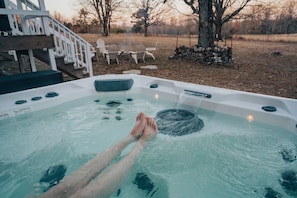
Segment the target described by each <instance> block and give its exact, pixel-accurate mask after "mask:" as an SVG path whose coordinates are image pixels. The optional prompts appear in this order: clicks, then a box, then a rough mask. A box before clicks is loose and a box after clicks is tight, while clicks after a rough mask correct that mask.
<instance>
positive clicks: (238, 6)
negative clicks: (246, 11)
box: [213, 0, 252, 40]
mask: <svg viewBox="0 0 297 198" xmlns="http://www.w3.org/2000/svg"><path fill="white" fill-rule="evenodd" d="M250 1H252V0H214V1H213V5H214V25H215V35H216V39H218V40H222V26H223V24H225V23H227V22H229V21H230V20H231V19H232V18H233V17H235V16H236V15H238V14H239V12H240V11H241V10H242V9H243V8H244V7H245V6H246V5H247V4H248V3H249V2H250Z"/></svg>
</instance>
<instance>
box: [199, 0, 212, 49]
mask: <svg viewBox="0 0 297 198" xmlns="http://www.w3.org/2000/svg"><path fill="white" fill-rule="evenodd" d="M212 25H213V12H212V0H199V37H198V46H199V47H203V48H208V47H213V26H212Z"/></svg>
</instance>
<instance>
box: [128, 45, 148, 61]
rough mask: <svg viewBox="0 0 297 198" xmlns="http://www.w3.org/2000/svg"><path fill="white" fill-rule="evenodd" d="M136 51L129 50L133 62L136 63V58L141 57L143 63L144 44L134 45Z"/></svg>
mask: <svg viewBox="0 0 297 198" xmlns="http://www.w3.org/2000/svg"><path fill="white" fill-rule="evenodd" d="M136 49H137V51H136V52H134V51H130V56H131V57H132V58H133V59H134V61H135V63H136V64H138V60H139V59H142V60H143V62H144V63H145V60H144V59H145V53H146V50H145V46H144V45H137V46H136Z"/></svg>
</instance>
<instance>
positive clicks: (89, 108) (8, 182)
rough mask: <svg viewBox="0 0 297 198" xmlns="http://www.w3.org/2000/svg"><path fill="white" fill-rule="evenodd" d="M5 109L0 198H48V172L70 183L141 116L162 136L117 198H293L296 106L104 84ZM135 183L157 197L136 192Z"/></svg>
mask: <svg viewBox="0 0 297 198" xmlns="http://www.w3.org/2000/svg"><path fill="white" fill-rule="evenodd" d="M0 101H1V106H0V151H1V155H0V170H1V174H0V197H25V196H27V195H39V194H42V193H43V191H45V190H46V189H45V188H44V187H43V186H42V184H41V182H40V178H41V177H42V175H43V174H44V172H45V171H46V170H47V169H48V168H49V167H54V166H57V165H63V167H64V166H65V167H67V171H66V173H65V174H66V175H69V174H71V173H72V172H74V171H75V170H77V169H78V168H79V167H80V166H82V165H83V164H84V163H86V162H87V161H88V160H89V159H91V158H92V157H94V156H95V155H96V154H97V153H99V152H101V151H103V150H105V149H106V148H108V147H109V146H111V145H112V144H114V143H116V142H117V141H119V140H120V139H121V138H123V137H125V136H126V135H127V133H128V132H129V131H130V129H131V127H132V126H133V124H134V123H135V117H136V115H137V114H138V113H139V112H140V111H143V112H145V113H146V114H147V115H149V116H153V117H155V119H156V121H157V123H158V127H159V134H158V136H157V138H156V139H155V140H154V141H152V142H151V144H150V145H149V146H148V147H147V148H146V149H145V151H144V152H143V153H142V155H141V156H140V157H139V159H138V160H137V162H136V164H135V167H134V168H133V170H132V171H131V173H129V176H128V178H127V179H126V180H125V182H124V184H123V185H122V186H121V188H120V191H118V193H116V194H115V195H114V197H170V198H171V197H176V198H178V197H207V198H211V197H228V198H230V197H234V198H235V197H236V198H238V197H269V196H270V197H273V196H274V197H275V196H280V195H282V196H283V197H294V196H296V195H297V176H296V174H297V160H296V155H297V145H296V142H297V100H294V99H288V98H281V97H274V96H267V95H260V94H254V93H247V92H241V91H235V90H229V89H222V88H216V87H209V86H202V85H197V84H190V83H184V82H178V81H172V80H165V79H160V78H154V77H148V76H141V75H103V76H95V77H90V78H86V79H82V80H76V81H70V82H65V83H60V84H56V85H50V86H46V87H40V88H35V89H29V90H25V91H20V92H14V93H8V94H2V95H0ZM132 146H133V145H131V146H129V147H128V148H127V149H126V150H124V152H123V153H122V155H121V156H124V155H125V154H127V153H128V152H129V150H130V149H131V147H132ZM121 156H120V157H119V158H118V159H116V160H115V161H117V160H119V159H121ZM139 175H142V176H143V175H144V176H145V177H146V178H149V179H148V180H149V181H150V182H151V188H149V189H145V188H142V187H140V186H139V185H138V184H137V182H135V181H136V178H137V176H139ZM119 192H120V193H119Z"/></svg>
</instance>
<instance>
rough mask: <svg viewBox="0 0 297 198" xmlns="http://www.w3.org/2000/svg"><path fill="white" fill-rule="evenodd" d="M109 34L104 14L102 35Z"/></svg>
mask: <svg viewBox="0 0 297 198" xmlns="http://www.w3.org/2000/svg"><path fill="white" fill-rule="evenodd" d="M108 35H109V29H108V18H107V17H106V16H105V17H104V18H103V36H108Z"/></svg>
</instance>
